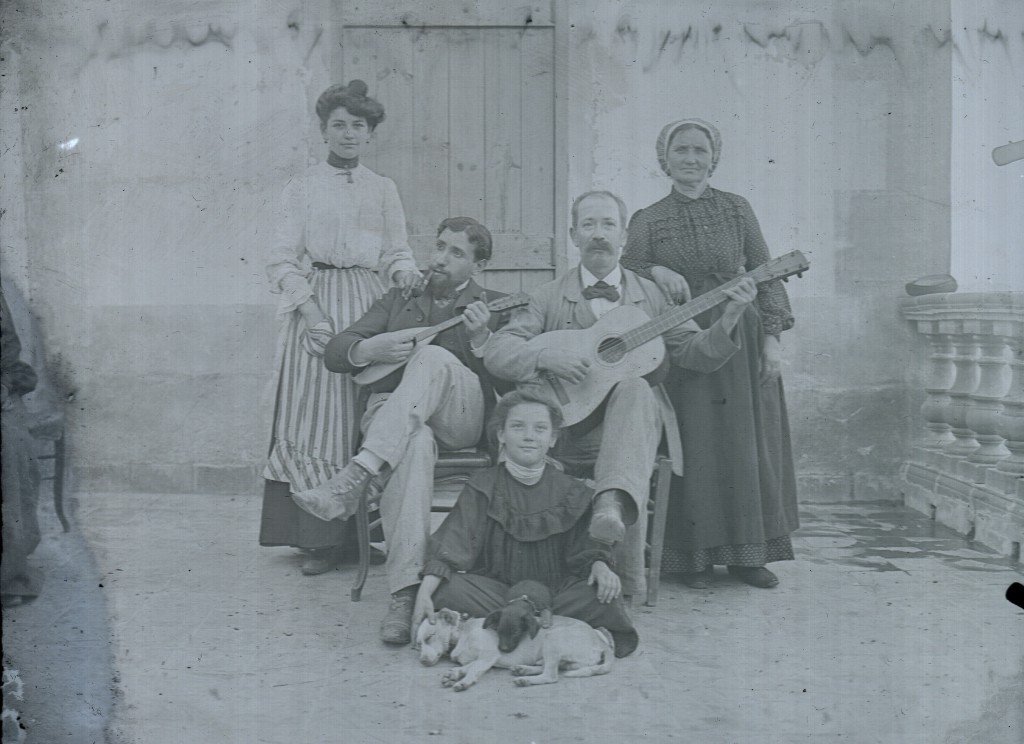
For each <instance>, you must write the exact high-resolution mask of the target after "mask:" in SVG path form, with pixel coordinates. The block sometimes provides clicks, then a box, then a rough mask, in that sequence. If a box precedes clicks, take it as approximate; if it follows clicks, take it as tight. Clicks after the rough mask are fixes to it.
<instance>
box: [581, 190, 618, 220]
mask: <svg viewBox="0 0 1024 744" xmlns="http://www.w3.org/2000/svg"><path fill="white" fill-rule="evenodd" d="M592 196H607V197H608V198H609V199H612V200H613V201H614V202H615V203H616V204H617V205H618V206H619V223H620V225H621V227H622V228H623V229H625V227H626V216H627V215H626V202H624V201H622V198H621V197H620V196H619V195H618V194H613V193H612V192H611V191H587V192H586V193H583V194H580V195H579V196H577V197H576V201H574V202H573V203H572V226H573V229H575V228H576V223H577V222H578V221H579V218H580V204H581V203H582V202H583V200H584V199H589V198H590V197H592Z"/></svg>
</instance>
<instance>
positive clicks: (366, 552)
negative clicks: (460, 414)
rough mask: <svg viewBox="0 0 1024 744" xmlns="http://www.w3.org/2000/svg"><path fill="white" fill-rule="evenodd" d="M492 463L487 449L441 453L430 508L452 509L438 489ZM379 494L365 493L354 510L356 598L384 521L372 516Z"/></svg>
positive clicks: (453, 484) (447, 487)
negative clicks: (372, 543) (373, 539)
mask: <svg viewBox="0 0 1024 744" xmlns="http://www.w3.org/2000/svg"><path fill="white" fill-rule="evenodd" d="M489 467H491V457H490V455H488V454H487V453H486V452H481V451H478V450H459V451H457V452H440V453H438V456H437V463H436V464H435V465H434V490H435V499H434V501H433V502H432V503H431V505H430V511H431V512H438V513H446V512H449V511H451V509H452V503H450V502H449V501H447V500H445V501H444V502H440V501H438V500H437V498H436V492H437V491H438V490H439V489H440V488H444V489H445V490H451V489H455V490H459V489H461V487H462V484H464V483H465V482H466V481H467V480H469V477H470V476H471V475H472V474H473V472H474V471H476V470H482V469H485V468H489ZM368 491H369V489H368ZM377 498H379V495H374V494H371V493H365V494H363V497H362V499H361V500H360V502H359V508H358V509H357V510H356V514H355V519H356V540H357V541H358V544H359V571H358V573H357V575H356V583H355V584H354V585H353V586H352V601H353V602H358V601H359V600H360V599H361V598H362V594H363V585H364V584H365V583H366V575H367V573H368V572H369V570H370V531H371V530H373V529H376V528H377V527H379V526H380V524H381V518H380V515H379V514H378V515H377V517H376V518H375V519H373V520H371V519H370V505H371V502H372V501H373V500H376V499H377Z"/></svg>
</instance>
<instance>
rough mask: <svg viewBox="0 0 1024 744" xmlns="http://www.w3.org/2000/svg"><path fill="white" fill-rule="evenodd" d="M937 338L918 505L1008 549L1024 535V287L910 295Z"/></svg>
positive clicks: (920, 326) (914, 465)
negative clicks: (989, 291)
mask: <svg viewBox="0 0 1024 744" xmlns="http://www.w3.org/2000/svg"><path fill="white" fill-rule="evenodd" d="M900 310H901V312H902V314H903V316H904V317H905V318H906V319H907V320H909V321H910V322H912V323H913V324H914V325H915V327H916V330H917V332H918V333H920V334H921V335H923V336H924V337H925V338H926V339H927V341H928V348H929V351H930V356H929V360H928V364H929V374H928V380H927V383H926V387H925V392H926V394H927V397H926V399H925V402H924V404H923V405H922V406H921V415H922V417H923V429H924V431H923V435H922V437H921V439H920V441H919V442H918V443H917V444H916V445H915V446H914V448H913V456H912V457H911V460H910V462H908V463H907V465H906V467H905V468H904V480H905V482H906V483H907V486H908V489H909V490H908V491H907V492H906V493H905V494H904V495H905V498H906V501H907V503H908V505H909V506H912V507H914V508H917V509H919V510H921V511H924V512H925V513H931V514H933V515H935V517H936V518H937V519H938V520H939V521H940V522H943V523H945V524H947V525H949V526H951V527H954V528H955V529H958V530H960V531H962V532H964V533H965V534H968V535H972V536H974V537H975V539H977V540H979V541H980V542H982V543H984V544H986V545H990V546H991V547H994V548H996V549H997V550H999V551H1000V552H1003V553H1005V554H1007V555H1014V556H1016V557H1018V558H1019V557H1020V545H1021V542H1022V536H1024V292H991V293H965V294H955V293H954V294H937V295H925V296H921V297H909V298H905V299H903V300H902V301H901V303H900Z"/></svg>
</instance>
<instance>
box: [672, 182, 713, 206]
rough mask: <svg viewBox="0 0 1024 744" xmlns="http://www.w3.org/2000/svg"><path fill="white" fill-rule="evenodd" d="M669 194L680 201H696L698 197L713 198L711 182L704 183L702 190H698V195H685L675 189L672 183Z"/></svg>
mask: <svg viewBox="0 0 1024 744" xmlns="http://www.w3.org/2000/svg"><path fill="white" fill-rule="evenodd" d="M670 195H671V196H672V197H673V198H675V199H679V200H680V201H682V202H692V201H697V200H698V199H711V198H713V197H714V189H713V188H711V184H709V183H706V184H704V190H703V191H701V192H700V195H699V196H687V195H686V194H684V193H683V192H682V191H680V190H679V189H677V188H676V186H675V184H672V191H671V192H670Z"/></svg>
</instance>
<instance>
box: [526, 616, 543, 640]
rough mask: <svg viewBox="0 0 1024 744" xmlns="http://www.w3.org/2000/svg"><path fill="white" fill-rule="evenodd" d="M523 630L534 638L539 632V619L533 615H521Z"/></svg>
mask: <svg viewBox="0 0 1024 744" xmlns="http://www.w3.org/2000/svg"><path fill="white" fill-rule="evenodd" d="M523 631H524V632H526V633H529V634H530V638H536V637H537V634H538V633H539V632H540V620H538V619H537V618H536V617H535V616H534V615H523Z"/></svg>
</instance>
